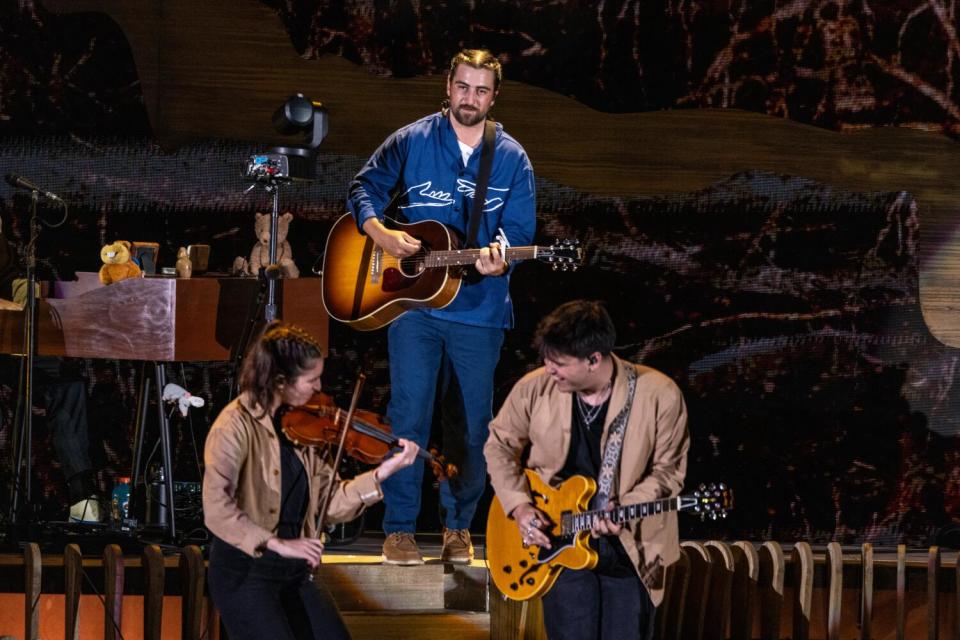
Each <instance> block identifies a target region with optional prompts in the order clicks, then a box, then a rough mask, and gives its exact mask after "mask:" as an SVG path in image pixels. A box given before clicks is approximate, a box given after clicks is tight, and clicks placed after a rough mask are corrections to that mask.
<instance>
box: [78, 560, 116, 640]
mask: <svg viewBox="0 0 960 640" xmlns="http://www.w3.org/2000/svg"><path fill="white" fill-rule="evenodd" d="M80 574H81V575H82V576H83V578H84V579H85V580H86V581H87V584H88V585H90V589H91V591H93V595H95V596H97V598H99V599H100V604H102V605H103V612H104V613H106V612H107V599H106V598H104V597H103V596H102V595H100V592H99V591H97V585H95V584H93V580H91V579H90V576H89V574H87V572H86V571H85V570H84V569H83V566H82V565H81V566H80ZM110 622H112V623H113V628H114V629H116V631H117V633H118V634H119V635H120V639H121V640H123V632H122V631H121V630H120V626H119V625H117V621H116V620H114V619H113V616H111V617H110Z"/></svg>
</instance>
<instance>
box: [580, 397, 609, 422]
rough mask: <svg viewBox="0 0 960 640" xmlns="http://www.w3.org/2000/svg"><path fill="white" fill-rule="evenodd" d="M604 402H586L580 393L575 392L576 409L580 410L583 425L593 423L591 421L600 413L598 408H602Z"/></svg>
mask: <svg viewBox="0 0 960 640" xmlns="http://www.w3.org/2000/svg"><path fill="white" fill-rule="evenodd" d="M605 404H607V403H606V401H604V402H601V403H600V404H596V405H590V404H587V403H586V402H584V401H583V398H581V397H580V394H579V393H578V394H577V410H578V411H579V412H580V419H581V420H583V425H584V426H585V427H590V426H592V425H593V421H594V420H596V419H597V416H598V415H600V410H601V409H603V405H605Z"/></svg>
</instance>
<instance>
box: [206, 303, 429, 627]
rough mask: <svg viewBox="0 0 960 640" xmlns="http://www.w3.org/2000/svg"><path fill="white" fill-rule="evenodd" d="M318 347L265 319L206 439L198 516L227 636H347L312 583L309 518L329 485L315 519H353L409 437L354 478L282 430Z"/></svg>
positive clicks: (315, 542) (314, 543) (407, 447)
mask: <svg viewBox="0 0 960 640" xmlns="http://www.w3.org/2000/svg"><path fill="white" fill-rule="evenodd" d="M322 372H323V352H322V350H321V348H320V346H319V345H318V344H317V342H316V341H315V340H314V339H313V338H312V337H311V336H310V335H309V334H307V333H306V332H304V331H302V330H301V329H299V328H297V327H294V326H291V325H286V324H283V323H280V322H273V323H271V324H270V325H268V326H267V328H266V329H265V330H264V332H263V334H262V335H261V336H260V337H259V339H258V340H257V341H256V342H255V343H254V344H253V346H252V347H251V348H250V350H249V352H248V353H247V356H246V358H245V360H244V363H243V369H242V371H241V374H240V396H239V397H237V398H236V399H234V400H233V401H232V402H230V404H228V405H227V406H226V407H224V409H223V411H221V413H220V415H219V416H218V417H217V419H216V420H215V421H214V423H213V426H212V427H211V428H210V433H209V434H208V435H207V441H206V446H205V447H204V454H203V457H204V463H205V465H206V470H205V473H204V478H203V513H204V521H205V523H206V525H207V528H208V529H209V530H210V531H211V532H212V533H213V535H214V539H213V544H212V545H211V550H210V565H209V570H208V574H207V575H208V581H209V585H210V594H211V596H212V597H213V601H214V603H215V604H216V606H217V608H218V609H219V611H220V615H221V617H222V619H223V623H224V625H225V626H226V628H227V632H228V633H229V634H230V638H231V640H237V639H240V638H291V639H292V638H321V637H322V638H349V637H350V634H349V633H348V632H347V629H346V626H345V625H344V623H343V620H342V619H341V617H340V614H339V612H338V611H337V608H336V605H335V604H334V602H333V600H332V598H331V596H330V594H329V592H328V591H327V590H326V589H325V588H324V587H323V586H322V585H320V584H315V583H314V582H312V581H311V580H310V576H311V573H312V570H313V569H314V568H315V567H316V566H317V565H318V564H319V563H320V556H321V554H322V553H323V543H322V542H321V540H320V539H319V536H318V532H317V531H316V528H317V518H318V516H319V513H320V510H321V508H322V507H321V503H322V502H323V501H324V498H325V497H326V495H327V492H328V490H329V488H330V483H331V482H336V483H337V485H336V486H335V487H334V490H333V493H332V495H331V496H330V500H329V504H328V506H327V512H326V520H325V522H330V523H334V522H344V521H348V520H352V519H354V518H356V517H357V516H358V515H359V514H360V513H361V512H362V511H363V510H364V509H365V508H366V507H368V506H370V505H371V504H374V503H376V502H378V501H379V500H380V499H381V498H382V497H383V493H382V492H381V490H380V483H381V482H382V481H383V480H386V479H387V478H388V477H390V476H391V475H392V474H393V473H395V472H396V471H398V470H400V469H402V468H404V467H407V466H410V464H411V463H412V462H413V459H414V457H415V456H416V455H417V450H418V447H417V445H416V444H415V443H413V442H410V441H408V440H404V439H400V440H399V445H400V450H399V451H398V453H397V454H396V455H394V456H393V457H390V458H387V459H386V460H384V461H383V462H381V463H380V465H379V466H377V467H376V468H375V469H373V470H371V471H368V472H366V473H363V474H361V475H359V476H357V477H356V478H354V479H352V480H340V479H339V478H336V475H335V473H334V469H333V468H332V465H331V464H330V462H329V461H328V459H327V457H326V456H325V455H323V451H321V450H320V448H318V447H305V446H300V445H298V444H295V443H293V442H292V441H290V440H289V439H288V438H286V437H285V436H284V435H283V433H282V431H281V428H280V424H281V416H282V414H283V412H284V411H285V410H287V409H288V408H290V407H297V406H300V405H303V404H305V403H306V402H308V401H309V400H310V398H311V397H312V396H313V395H314V394H315V393H317V392H319V391H320V374H321V373H322Z"/></svg>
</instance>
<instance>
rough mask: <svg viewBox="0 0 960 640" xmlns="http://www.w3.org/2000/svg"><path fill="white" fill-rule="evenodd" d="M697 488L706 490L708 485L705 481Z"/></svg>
mask: <svg viewBox="0 0 960 640" xmlns="http://www.w3.org/2000/svg"><path fill="white" fill-rule="evenodd" d="M697 489H699V490H700V491H706V490H707V485H705V484H703V483H702V482H701V483H700V486H699V487H697Z"/></svg>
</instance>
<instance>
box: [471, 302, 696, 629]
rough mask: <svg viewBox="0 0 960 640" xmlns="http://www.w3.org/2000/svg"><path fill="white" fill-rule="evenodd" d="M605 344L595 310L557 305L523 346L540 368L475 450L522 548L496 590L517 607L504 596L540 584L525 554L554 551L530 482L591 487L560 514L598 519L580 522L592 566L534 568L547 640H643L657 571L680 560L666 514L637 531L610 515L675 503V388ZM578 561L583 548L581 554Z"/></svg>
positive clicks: (602, 313) (680, 444)
mask: <svg viewBox="0 0 960 640" xmlns="http://www.w3.org/2000/svg"><path fill="white" fill-rule="evenodd" d="M615 341H616V334H615V330H614V327H613V322H612V321H611V319H610V316H609V314H607V312H606V310H605V309H604V308H603V307H602V306H601V305H600V304H599V303H597V302H590V301H586V300H576V301H573V302H568V303H566V304H563V305H561V306H560V307H558V308H557V309H555V310H554V311H553V312H552V313H550V315H548V316H547V317H545V318H544V319H543V320H542V321H541V322H540V325H539V326H538V328H537V332H536V337H535V345H536V347H537V348H538V349H539V351H540V355H541V357H542V358H543V362H544V366H543V367H541V368H539V369H536V370H535V371H531V372H530V373H528V374H527V375H526V376H524V377H523V378H522V379H521V380H520V381H519V382H517V384H516V385H515V386H514V387H513V390H512V391H511V392H510V395H509V396H508V397H507V400H506V402H505V403H504V405H503V407H502V408H501V409H500V412H499V413H498V414H497V416H496V418H494V420H493V422H491V423H490V437H489V439H488V440H487V444H486V446H485V448H484V453H485V454H486V458H487V466H488V470H489V472H490V478H491V482H492V484H493V488H494V489H495V490H496V494H497V499H498V501H499V504H500V505H502V508H503V511H504V512H505V513H506V514H507V515H508V516H510V517H511V518H512V520H513V521H514V523H515V525H516V527H517V528H518V529H519V533H520V540H522V546H520V545H518V546H520V549H521V550H522V554H523V556H524V558H523V559H522V560H521V561H520V562H518V564H517V565H516V569H515V570H512V571H511V570H510V568H509V567H507V568H506V571H507V572H509V573H511V574H512V575H515V576H517V580H518V582H513V583H512V584H508V586H506V587H505V588H504V592H505V593H506V594H507V595H508V596H511V595H512V596H514V597H515V598H516V599H524V598H523V597H520V596H518V595H517V594H512V593H510V590H511V588H512V589H515V590H518V591H519V590H521V589H523V588H525V586H526V584H527V583H529V584H536V583H537V581H540V580H542V579H543V576H538V575H537V567H536V565H537V562H535V561H532V560H530V559H532V558H534V555H533V554H532V552H531V550H532V549H533V548H534V547H537V548H539V549H550V548H551V547H554V548H555V549H557V548H558V547H560V543H562V542H564V540H562V539H561V538H559V537H558V536H557V535H556V533H557V531H558V526H559V524H560V523H559V522H554V520H560V519H561V518H560V513H561V512H562V511H559V510H557V511H554V510H553V509H552V507H557V508H559V505H548V504H546V503H545V502H543V493H544V491H545V490H539V491H536V492H534V494H533V495H532V494H531V493H532V492H531V483H532V482H539V479H542V481H543V482H544V483H548V484H549V485H551V486H553V487H556V485H558V484H559V483H560V482H561V481H564V485H566V484H573V483H574V482H575V480H574V477H575V476H584V477H585V478H587V479H591V480H592V481H596V487H597V490H596V493H595V494H593V498H592V500H591V501H590V504H589V505H581V507H582V508H581V509H579V510H578V509H576V507H577V505H576V504H574V505H572V506H573V508H574V509H573V510H574V511H583V510H584V509H583V508H586V507H589V508H590V509H597V510H600V511H599V513H601V514H603V515H602V516H592V517H591V520H590V521H589V522H587V523H586V525H585V526H586V528H589V529H590V536H589V537H587V538H586V539H587V540H589V542H590V544H589V548H593V549H594V550H595V551H596V556H595V560H596V564H595V566H594V567H592V568H589V563H585V562H584V563H581V564H580V565H578V566H581V567H583V568H582V569H580V570H574V569H563V570H560V569H559V567H553V568H550V569H547V568H544V569H543V571H544V572H549V573H548V574H547V577H546V580H545V582H544V583H543V587H542V589H541V592H540V593H542V591H543V590H544V589H549V590H548V591H547V592H546V594H545V595H543V612H544V622H545V624H546V628H547V634H548V636H549V637H550V638H551V640H558V639H566V638H569V639H574V638H575V639H577V640H588V639H599V638H604V639H607V638H630V639H631V640H636V639H638V638H640V639H645V638H649V637H650V636H651V633H652V630H653V620H654V611H655V607H656V605H658V604H659V603H660V601H661V600H662V598H663V588H664V584H663V578H664V568H665V567H666V566H667V565H669V564H670V563H672V562H674V561H675V560H677V559H678V558H679V556H680V547H679V535H678V529H677V517H676V513H659V511H657V513H658V515H655V516H650V517H646V518H644V519H642V520H640V522H638V523H636V522H634V523H631V522H629V521H627V522H623V523H622V524H618V523H616V522H614V521H613V519H611V518H610V513H611V511H612V510H613V508H614V506H616V505H628V504H634V503H638V502H641V501H652V500H659V499H663V498H668V497H671V496H676V495H677V494H679V492H680V489H681V487H682V485H683V479H684V476H685V474H686V467H687V450H688V448H689V435H688V432H687V411H686V406H685V404H684V401H683V396H682V394H681V392H680V390H679V389H678V388H677V385H676V384H674V382H673V381H672V380H670V379H669V378H667V377H666V376H664V375H663V374H662V373H660V372H658V371H656V370H654V369H651V368H650V367H646V366H643V365H635V364H632V363H630V362H627V361H624V360H621V359H620V358H618V357H617V356H615V355H613V353H612V349H613V347H614V343H615ZM528 446H529V455H528V457H527V460H526V465H527V467H529V469H531V470H532V471H533V472H535V474H536V477H535V478H532V479H530V480H528V478H527V476H526V474H525V471H524V467H523V466H522V461H521V455H522V452H523V451H524V450H525V449H526V448H527V447H528ZM576 480H580V478H577V479H576ZM586 485H590V480H588V481H586V484H585V485H582V486H586ZM562 486H563V485H561V488H562ZM560 497H562V495H561V494H560V493H558V494H557V496H556V498H557V499H558V500H559V498H560ZM558 500H555V501H554V502H556V501H558ZM535 504H539V505H540V506H541V507H542V508H537V507H536V506H534V505H535ZM493 508H494V507H491V509H493ZM548 512H551V513H554V514H555V517H554V518H551V516H550V514H549V513H548ZM492 521H493V518H492V516H491V522H492ZM503 523H504V525H506V526H509V527H511V528H512V527H513V525H512V524H510V523H509V522H508V521H507V520H503ZM568 525H569V523H568ZM490 526H491V525H488V532H487V545H488V554H489V562H490V570H491V572H493V571H496V570H499V569H500V566H499V563H501V561H500V560H495V559H494V558H495V556H496V557H499V556H500V555H501V554H500V553H499V551H500V550H499V549H494V545H496V544H498V540H500V538H501V537H502V536H501V535H500V534H499V533H498V532H495V531H494V532H491V530H490ZM506 533H508V534H509V535H508V536H503V537H504V539H508V538H515V537H516V532H506ZM568 541H569V540H568ZM574 551H576V549H574ZM565 553H566V552H565ZM527 554H529V556H528V555H527ZM547 554H548V555H549V552H547ZM588 555H591V554H590V552H589V550H587V551H586V552H585V554H584V557H587V556H588ZM528 557H529V558H530V559H528ZM495 564H496V565H497V566H495ZM504 564H506V563H505V562H504ZM531 564H533V565H535V566H533V567H531ZM545 564H546V563H544V564H541V565H539V566H541V567H543V566H545ZM557 571H559V574H557ZM512 579H513V578H511V579H510V580H512ZM554 579H555V582H553V580H554ZM508 582H509V581H508ZM551 584H552V588H551V586H550V585H551Z"/></svg>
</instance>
